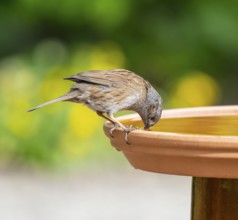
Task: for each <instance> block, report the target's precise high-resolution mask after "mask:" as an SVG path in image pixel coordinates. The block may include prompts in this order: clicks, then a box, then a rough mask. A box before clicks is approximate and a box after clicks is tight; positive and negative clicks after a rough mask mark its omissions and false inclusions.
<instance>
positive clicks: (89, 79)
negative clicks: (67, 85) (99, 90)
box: [64, 70, 112, 86]
mask: <svg viewBox="0 0 238 220" xmlns="http://www.w3.org/2000/svg"><path fill="white" fill-rule="evenodd" d="M64 79H66V80H71V81H73V82H76V83H80V82H86V83H90V84H97V85H104V86H110V85H111V83H112V79H111V77H110V72H109V71H107V70H92V71H88V72H82V73H78V74H76V75H73V76H69V77H66V78H64Z"/></svg>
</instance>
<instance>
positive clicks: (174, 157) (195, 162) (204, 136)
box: [104, 106, 238, 178]
mask: <svg viewBox="0 0 238 220" xmlns="http://www.w3.org/2000/svg"><path fill="white" fill-rule="evenodd" d="M119 119H120V121H121V122H122V123H123V124H126V125H133V126H139V127H141V130H134V131H132V132H130V134H129V138H128V139H129V142H130V144H129V145H128V144H126V143H125V140H124V133H123V131H122V130H121V129H116V130H114V132H113V137H111V136H110V135H109V130H110V128H111V126H112V125H111V124H110V123H109V122H107V123H106V124H105V125H104V131H105V133H106V135H107V136H108V137H109V138H110V141H111V144H112V145H113V146H114V147H115V148H116V149H117V150H119V151H122V152H123V153H124V155H125V156H126V158H127V159H128V161H129V162H130V163H131V165H132V166H133V167H135V168H137V169H141V170H146V171H152V172H159V173H167V174H176V175H187V176H197V177H214V178H238V106H216V107H200V108H187V109H174V110H164V111H163V114H162V118H161V120H160V121H159V122H158V123H157V124H156V125H155V126H154V127H152V128H151V129H150V130H146V131H145V130H143V126H142V122H141V120H140V117H139V116H138V115H137V114H132V115H127V116H124V117H120V118H119Z"/></svg>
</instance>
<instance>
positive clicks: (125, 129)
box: [123, 125, 140, 144]
mask: <svg viewBox="0 0 238 220" xmlns="http://www.w3.org/2000/svg"><path fill="white" fill-rule="evenodd" d="M139 129H140V128H139V127H138V126H137V127H133V126H132V125H129V126H126V127H125V128H124V129H123V131H124V132H125V142H126V143H127V144H130V142H129V141H128V134H129V133H130V132H131V131H134V130H139Z"/></svg>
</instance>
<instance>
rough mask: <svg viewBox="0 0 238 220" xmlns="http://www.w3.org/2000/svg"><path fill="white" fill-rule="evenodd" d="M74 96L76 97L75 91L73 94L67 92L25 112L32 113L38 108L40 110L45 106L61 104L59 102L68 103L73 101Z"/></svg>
mask: <svg viewBox="0 0 238 220" xmlns="http://www.w3.org/2000/svg"><path fill="white" fill-rule="evenodd" d="M76 96H78V93H77V91H73V92H69V93H67V94H65V95H63V96H60V97H59V98H56V99H53V100H51V101H48V102H45V103H42V104H40V105H37V106H36V107H34V108H32V109H29V110H27V111H28V112H32V111H34V110H36V109H38V108H41V107H44V106H46V105H50V104H53V103H56V102H61V101H69V100H70V99H73V98H75V97H76Z"/></svg>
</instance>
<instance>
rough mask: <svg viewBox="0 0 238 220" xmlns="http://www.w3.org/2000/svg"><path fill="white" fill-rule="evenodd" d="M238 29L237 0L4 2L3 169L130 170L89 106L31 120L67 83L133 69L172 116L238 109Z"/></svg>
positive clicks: (0, 38) (54, 109)
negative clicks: (101, 166)
mask: <svg viewBox="0 0 238 220" xmlns="http://www.w3.org/2000/svg"><path fill="white" fill-rule="evenodd" d="M237 23H238V1H234V0H231V1H229V2H227V1H221V0H216V1H214V0H209V1H197V2H196V1H173V0H169V1H165V0H160V1H158V0H146V1H145V0H142V1H136V0H120V1H113V0H92V1H88V0H67V1H60V0H49V1H40V0H15V1H13V0H8V1H1V3H0V27H1V34H0V48H1V49H0V103H1V108H0V165H1V167H6V166H7V167H9V166H10V167H18V168H19V167H23V168H24V167H28V168H29V167H30V168H32V169H44V168H47V169H48V168H51V167H53V168H57V167H60V168H62V167H66V168H68V167H70V168H71V167H73V166H89V164H93V163H94V162H95V161H101V162H102V163H110V164H112V163H113V164H115V166H117V165H118V164H122V163H123V162H122V161H124V159H122V157H119V156H118V154H117V153H116V151H115V150H114V149H113V148H111V147H110V144H109V142H108V140H107V138H106V137H105V135H104V133H103V131H102V125H103V122H104V121H103V120H102V119H101V118H99V117H98V116H97V115H96V114H95V113H94V112H92V111H91V110H89V109H87V108H86V107H83V106H81V105H77V104H71V103H58V104H55V105H52V106H49V107H46V108H44V109H41V110H39V111H37V112H33V113H27V112H26V110H27V109H29V108H31V107H34V106H35V105H37V104H40V103H41V102H44V101H47V100H50V99H53V98H55V97H58V96H60V95H62V94H64V93H65V92H67V91H68V89H69V87H70V85H71V83H70V82H67V81H64V80H62V78H63V77H65V76H68V75H72V74H76V73H78V72H81V71H85V70H91V69H112V68H126V69H129V70H132V71H134V72H136V73H138V74H140V75H141V76H143V77H144V78H146V79H147V80H149V81H150V82H151V83H152V84H153V86H154V87H155V88H156V89H157V90H158V91H159V92H160V93H161V95H162V97H163V99H164V108H177V107H192V106H204V105H215V104H226V105H227V104H236V103H237V81H238V74H237V71H238V62H237V57H238V25H237ZM85 161H87V163H85ZM89 161H90V162H89ZM85 164H87V165H85Z"/></svg>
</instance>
